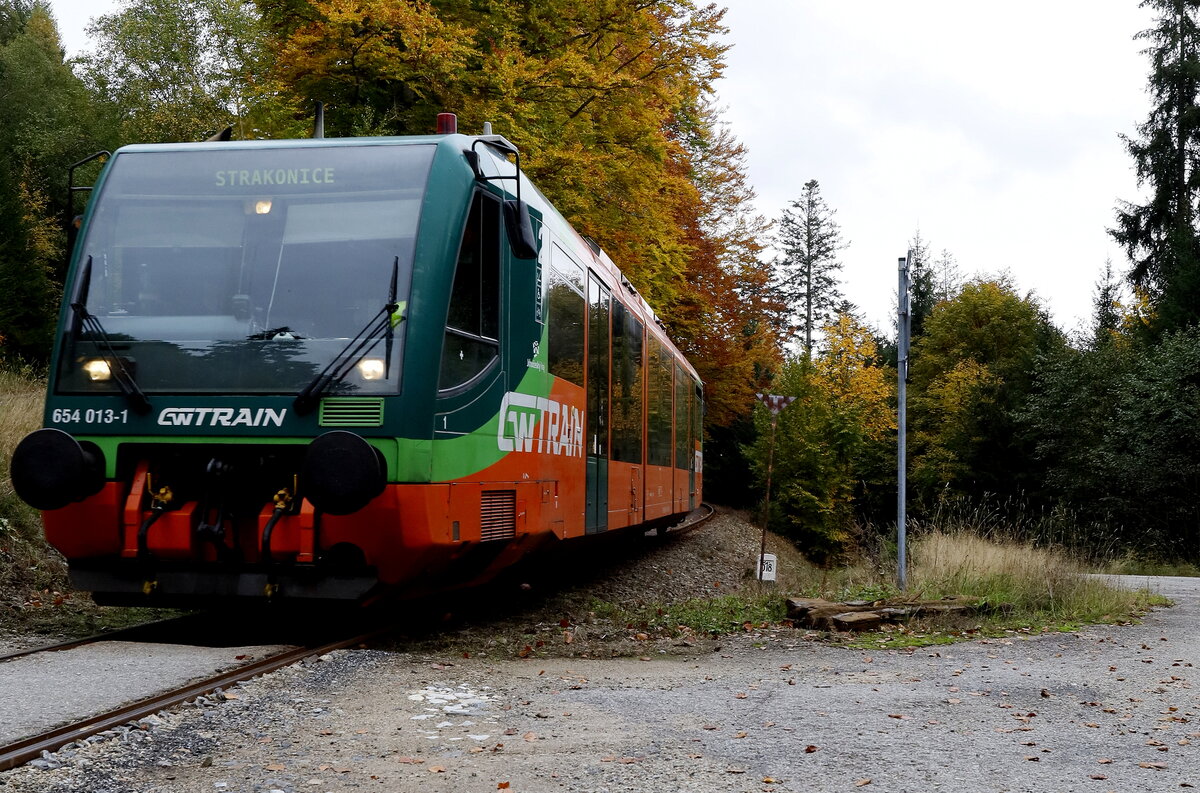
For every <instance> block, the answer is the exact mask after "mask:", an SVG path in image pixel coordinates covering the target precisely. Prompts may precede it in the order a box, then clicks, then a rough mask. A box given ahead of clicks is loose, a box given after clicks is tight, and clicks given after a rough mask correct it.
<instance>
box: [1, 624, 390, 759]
mask: <svg viewBox="0 0 1200 793" xmlns="http://www.w3.org/2000/svg"><path fill="white" fill-rule="evenodd" d="M388 630H389V629H380V630H376V631H371V632H369V633H366V634H362V635H358V636H354V637H352V638H349V639H339V640H337V641H334V642H330V643H328V644H324V645H321V646H318V647H298V648H295V649H293V650H288V651H285V652H283V653H280V654H278V655H273V656H270V657H269V658H264V659H262V660H260V661H254V662H251V663H248V664H245V665H243V666H239V667H238V668H237V669H231V670H229V671H227V672H222V673H221V674H218V675H214V676H212V677H210V678H207V679H205V680H201V681H198V682H194V683H189V684H187V685H185V686H182V687H180V688H176V689H172V690H170V691H167V692H165V693H162V694H156V695H154V696H151V697H146V698H145V699H142V700H139V701H137V702H134V703H132V704H129V705H124V706H122V707H120V708H115V709H113V710H110V711H107V712H105V713H101V714H99V715H97V716H91V717H88V718H86V719H81V720H79V721H76V722H72V723H71V724H66V725H63V726H61V727H56V728H55V729H52V730H47V731H46V732H43V733H41V734H39V735H33V736H30V737H28V738H23V739H21V740H19V741H15V742H13V743H11V744H8V745H7V746H0V771H8V770H9V769H12V768H16V767H17V766H19V765H23V764H25V763H27V762H29V761H30V760H33V759H35V758H37V757H39V756H41V754H42V752H53V751H55V750H57V749H60V748H62V747H63V746H66V745H67V744H69V743H72V742H74V741H78V740H81V739H83V738H86V737H88V736H90V735H95V734H96V733H98V732H104V731H105V730H108V729H112V728H113V727H117V726H119V725H121V724H125V723H127V722H130V721H136V720H138V719H141V718H144V717H146V716H149V715H151V714H154V713H157V712H158V711H160V710H163V709H164V708H169V707H172V706H174V705H178V704H180V703H182V702H187V701H188V700H191V699H195V698H196V697H199V696H203V695H205V694H211V693H212V692H214V691H216V690H217V689H219V688H225V687H227V686H231V685H233V684H234V683H241V682H243V681H246V680H250V679H252V678H254V677H258V676H259V675H262V674H266V673H267V672H273V671H275V670H276V669H280V668H282V667H285V666H288V665H289V664H294V663H296V662H297V661H301V660H303V659H305V658H309V657H311V656H314V655H318V656H319V655H324V654H325V653H329V652H332V651H334V650H341V649H343V648H346V647H352V646H354V645H357V644H361V643H363V642H367V641H370V640H372V639H374V638H376V637H378V636H379V635H381V634H384V633H387V632H388Z"/></svg>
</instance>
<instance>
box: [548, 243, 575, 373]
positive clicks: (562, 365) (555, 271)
mask: <svg viewBox="0 0 1200 793" xmlns="http://www.w3.org/2000/svg"><path fill="white" fill-rule="evenodd" d="M550 264H551V266H550V290H549V295H548V298H547V302H548V303H549V305H550V321H549V323H548V326H549V332H548V334H547V351H546V355H547V358H548V363H549V368H550V374H552V375H554V376H555V377H561V378H563V379H564V380H569V381H570V382H572V383H574V384H575V385H578V386H582V385H583V317H584V303H583V271H582V270H580V268H579V265H577V264H575V262H573V261H571V260H570V259H569V258H567V254H565V253H563V251H562V249H561V248H559V247H558V246H557V245H555V246H554V248H553V250H552V253H551V260H550Z"/></svg>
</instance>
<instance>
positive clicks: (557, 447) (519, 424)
mask: <svg viewBox="0 0 1200 793" xmlns="http://www.w3.org/2000/svg"><path fill="white" fill-rule="evenodd" d="M496 445H497V446H499V447H500V451H502V452H537V453H538V454H559V455H565V456H567V457H582V456H583V411H581V410H580V409H579V408H575V407H571V406H570V405H563V404H560V403H558V402H555V401H554V400H553V399H547V398H546V397H539V396H531V395H529V394H516V393H513V392H511V391H510V392H509V393H507V394H505V395H504V399H503V400H501V402H500V426H499V427H498V428H497V429H496Z"/></svg>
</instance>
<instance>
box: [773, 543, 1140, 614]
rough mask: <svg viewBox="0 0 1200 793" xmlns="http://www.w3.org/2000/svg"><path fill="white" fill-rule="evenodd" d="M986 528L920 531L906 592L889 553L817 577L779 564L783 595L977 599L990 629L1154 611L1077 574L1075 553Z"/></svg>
mask: <svg viewBox="0 0 1200 793" xmlns="http://www.w3.org/2000/svg"><path fill="white" fill-rule="evenodd" d="M1000 529H1002V527H999V528H998V527H996V526H992V527H990V530H988V531H986V532H984V533H980V532H979V527H978V526H962V525H959V526H953V525H943V526H940V527H937V528H929V527H923V528H921V529H920V530H919V531H918V532H916V533H915V536H912V537H910V542H909V566H908V588H907V590H906V591H904V592H901V591H899V589H898V588H897V585H896V559H895V556H894V549H893V553H892V554H891V555H890V556H889V554H887V553H886V552H884V553H882V554H877V555H876V556H875V557H874V558H866V557H863V558H859V559H856V560H854V561H852V562H851V563H848V564H846V565H844V566H842V567H839V568H836V569H831V570H821V569H819V568H817V567H814V566H813V565H811V564H808V563H807V562H806V561H804V560H803V559H800V560H799V561H796V560H791V559H789V560H788V562H787V563H785V562H784V560H783V559H782V558H781V560H780V562H781V564H780V566H781V568H782V572H783V573H784V574H785V576H786V579H787V580H788V581H789V583H790V586H788V588H787V589H788V591H790V592H795V593H796V594H802V595H806V596H820V597H825V598H829V599H833V600H858V599H861V600H908V599H914V600H916V599H928V600H937V599H940V598H943V597H952V596H962V597H968V598H972V599H975V600H977V601H978V602H979V603H980V604H981V605H982V606H983V607H984V610H985V612H989V613H990V616H988V617H986V618H985V620H984V621H985V622H990V623H991V626H990V627H992V628H1003V627H1010V626H1014V625H1020V626H1028V627H1038V626H1059V627H1062V626H1072V625H1075V624H1079V623H1089V622H1114V621H1122V620H1126V619H1129V618H1130V617H1131V616H1134V615H1136V614H1138V613H1141V612H1144V611H1145V610H1146V609H1147V608H1148V607H1149V606H1150V605H1154V604H1153V603H1152V602H1151V600H1150V598H1149V596H1148V595H1147V594H1146V593H1137V592H1126V591H1122V590H1116V589H1112V588H1111V587H1108V586H1106V585H1105V584H1104V583H1102V582H1100V581H1098V580H1095V579H1091V578H1088V577H1086V576H1084V575H1083V574H1084V573H1085V572H1086V568H1085V566H1084V564H1083V562H1082V560H1080V559H1079V557H1078V556H1077V555H1075V554H1072V553H1070V552H1069V551H1067V550H1065V549H1064V548H1062V547H1060V546H1050V547H1043V546H1038V545H1036V544H1034V543H1033V542H1031V541H1027V540H1021V539H1017V536H1018V535H1017V533H1016V532H1013V531H1005V530H1000Z"/></svg>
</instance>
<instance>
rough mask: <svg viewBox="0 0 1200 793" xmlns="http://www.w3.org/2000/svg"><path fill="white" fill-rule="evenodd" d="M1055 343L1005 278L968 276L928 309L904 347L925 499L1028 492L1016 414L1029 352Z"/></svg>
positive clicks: (1030, 471)
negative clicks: (909, 346) (916, 335)
mask: <svg viewBox="0 0 1200 793" xmlns="http://www.w3.org/2000/svg"><path fill="white" fill-rule="evenodd" d="M1062 343H1063V341H1062V338H1061V336H1060V334H1059V333H1058V332H1057V330H1055V328H1054V327H1053V325H1052V324H1051V323H1050V321H1049V318H1048V317H1047V315H1046V313H1045V311H1044V310H1043V309H1042V308H1041V306H1040V305H1039V304H1038V303H1037V301H1036V300H1035V299H1034V298H1033V297H1032V296H1026V297H1022V296H1020V295H1018V294H1017V292H1016V289H1015V287H1014V286H1013V284H1012V282H1011V281H1009V280H1008V279H1007V278H1000V279H993V280H985V279H976V280H973V281H971V282H969V283H967V284H966V285H965V286H964V287H963V289H962V290H961V292H960V293H959V294H958V295H957V296H956V297H954V298H953V299H951V300H947V301H943V302H942V303H939V304H938V305H937V306H936V307H935V308H934V309H933V312H932V313H931V314H930V315H929V318H928V320H927V321H926V323H925V333H924V335H923V336H922V337H921V338H920V339H917V340H916V341H915V342H914V344H913V350H912V367H911V369H910V375H911V380H912V385H911V388H910V390H909V394H910V398H909V427H910V430H911V432H910V453H911V460H912V468H911V479H912V481H913V483H914V484H915V485H916V486H917V487H918V489H919V490H920V492H921V493H922V494H923V495H924V496H925V497H926V498H927V499H931V498H936V497H939V496H940V495H943V494H946V493H951V494H959V495H968V496H975V497H981V496H983V495H985V494H990V495H1012V494H1016V493H1019V492H1023V491H1028V490H1029V489H1031V488H1034V487H1036V483H1037V475H1036V466H1035V465H1034V462H1033V457H1032V454H1031V451H1032V449H1031V447H1030V443H1029V441H1028V440H1027V439H1025V438H1024V437H1022V435H1021V434H1020V433H1019V432H1018V431H1017V430H1018V427H1017V420H1016V415H1017V412H1018V411H1019V410H1020V408H1021V407H1022V406H1023V403H1024V399H1025V397H1026V395H1027V394H1028V393H1029V392H1030V389H1031V386H1032V383H1033V374H1034V369H1035V361H1036V360H1037V357H1038V355H1039V354H1041V353H1042V352H1044V351H1046V350H1049V349H1052V348H1054V347H1056V346H1060V345H1061V344H1062Z"/></svg>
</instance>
